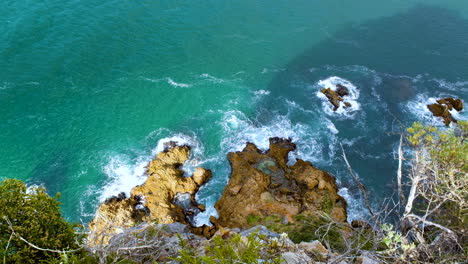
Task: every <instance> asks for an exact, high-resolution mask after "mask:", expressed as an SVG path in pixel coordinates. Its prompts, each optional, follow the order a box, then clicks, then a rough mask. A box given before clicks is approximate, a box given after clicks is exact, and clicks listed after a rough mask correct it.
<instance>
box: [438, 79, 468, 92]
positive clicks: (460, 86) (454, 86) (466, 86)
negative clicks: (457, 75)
mask: <svg viewBox="0 0 468 264" xmlns="http://www.w3.org/2000/svg"><path fill="white" fill-rule="evenodd" d="M432 80H433V81H435V82H437V83H438V84H439V86H440V87H442V88H445V89H448V90H452V91H460V90H462V91H467V90H468V81H457V82H449V81H447V80H445V79H432Z"/></svg>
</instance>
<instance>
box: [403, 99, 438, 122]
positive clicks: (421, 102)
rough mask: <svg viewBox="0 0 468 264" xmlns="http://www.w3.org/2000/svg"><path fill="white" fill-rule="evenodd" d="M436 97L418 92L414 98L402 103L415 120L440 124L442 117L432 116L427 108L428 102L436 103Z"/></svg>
mask: <svg viewBox="0 0 468 264" xmlns="http://www.w3.org/2000/svg"><path fill="white" fill-rule="evenodd" d="M436 101H437V99H436V98H434V97H429V96H427V95H425V94H418V95H417V96H416V98H415V99H413V100H411V101H409V102H407V103H406V104H405V105H404V109H405V110H406V111H407V112H409V113H411V114H413V115H414V116H415V117H416V119H417V120H419V121H423V122H425V123H429V124H432V125H441V124H442V119H439V118H438V117H434V116H433V115H432V113H431V111H429V109H428V108H427V105H428V104H434V103H436Z"/></svg>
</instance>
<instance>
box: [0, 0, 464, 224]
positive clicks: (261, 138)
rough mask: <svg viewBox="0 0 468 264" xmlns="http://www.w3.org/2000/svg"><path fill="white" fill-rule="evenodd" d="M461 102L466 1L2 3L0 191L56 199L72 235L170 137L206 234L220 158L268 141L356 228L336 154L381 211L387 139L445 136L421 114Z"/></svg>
mask: <svg viewBox="0 0 468 264" xmlns="http://www.w3.org/2000/svg"><path fill="white" fill-rule="evenodd" d="M335 82H339V83H346V84H347V85H348V86H349V87H351V88H352V89H351V90H352V91H353V96H354V97H353V101H352V102H353V107H352V111H344V112H339V113H333V112H331V111H330V108H329V106H328V105H327V104H326V103H325V102H324V101H323V99H322V98H320V96H318V95H317V91H318V90H319V89H320V88H321V87H322V86H327V85H329V84H333V83H335ZM467 92H468V1H465V0H460V1H455V0H445V1H442V0H440V1H435V0H419V1H417V0H389V1H371V0H360V1H343V0H328V1H319V0H302V1H252V0H248V1H247V0H240V1H226V0H216V1H214V0H212V1H208V0H207V1H193V0H192V1H179V0H174V1H157V0H138V1H136V0H104V1H94V0H70V1H58V0H44V1H33V0H22V1H11V0H3V1H1V2H0V178H7V177H12V178H19V179H22V180H25V181H26V182H28V183H29V184H38V185H43V186H45V187H46V188H47V189H48V191H49V193H51V194H55V193H56V192H61V193H62V196H61V202H62V203H63V212H64V214H65V216H66V217H67V218H68V219H70V220H73V221H78V220H80V219H82V220H83V221H88V220H89V219H90V217H91V216H92V214H93V213H94V211H95V209H96V207H97V202H98V201H99V200H102V199H104V198H105V197H107V196H109V195H113V194H117V193H118V192H120V191H127V192H128V191H129V190H130V189H131V188H132V187H133V186H134V185H136V184H140V183H142V182H143V181H144V176H143V172H144V166H145V164H146V163H147V162H148V161H149V160H150V159H151V158H152V157H153V156H154V155H155V154H156V153H157V151H158V150H160V149H161V148H162V143H163V142H164V141H167V140H170V139H176V140H178V141H179V142H180V143H186V144H189V145H191V146H192V147H193V157H192V159H191V161H190V162H189V163H188V164H186V165H185V167H186V169H187V171H189V172H190V171H191V170H193V168H194V167H196V166H203V167H205V168H209V169H212V170H213V172H214V178H213V179H212V180H211V181H210V182H209V183H208V184H207V185H206V186H205V187H204V188H202V189H201V191H200V193H199V195H198V200H199V201H200V202H201V203H204V204H206V205H207V207H208V211H207V213H206V214H205V215H204V216H201V217H200V223H202V222H203V219H204V217H206V215H207V214H211V213H214V210H213V208H212V206H213V204H214V203H215V201H216V200H217V199H218V198H219V196H220V195H221V192H222V190H223V187H224V185H225V184H226V182H227V180H228V176H229V166H228V162H227V160H226V153H227V152H228V151H233V150H241V149H242V148H243V146H244V144H245V142H246V141H251V142H254V143H256V144H258V145H259V146H260V147H261V148H264V149H265V148H266V147H267V146H268V138H269V137H271V136H282V137H291V138H292V139H293V140H294V141H295V142H296V143H298V151H297V152H296V153H295V154H293V155H291V158H292V159H293V158H295V157H300V158H303V159H306V160H310V161H312V162H313V163H314V164H315V165H316V166H317V167H319V168H322V169H325V170H328V171H330V172H331V173H332V174H334V175H335V176H336V177H337V179H338V181H339V184H340V187H341V193H342V194H343V195H345V196H346V198H347V199H348V201H349V202H350V218H351V219H352V218H359V217H365V215H364V211H363V209H362V208H363V207H362V202H361V199H360V197H359V194H358V190H357V188H356V187H355V186H354V185H353V184H352V181H351V180H350V177H349V175H348V173H347V171H346V168H345V166H344V164H343V161H342V158H341V152H340V149H339V142H342V143H343V144H344V147H345V148H346V150H347V153H348V156H349V160H350V162H351V163H352V165H353V167H354V169H355V170H356V171H357V173H358V174H359V176H360V177H361V178H362V180H363V182H364V183H365V184H366V186H367V187H368V189H369V190H370V191H371V195H372V197H373V201H374V203H378V202H379V201H380V200H381V199H382V198H384V197H385V196H388V195H390V194H391V193H392V181H393V179H394V177H395V168H396V161H395V159H394V151H395V149H396V147H397V144H398V138H399V137H398V135H397V134H396V133H397V132H399V131H401V127H404V126H408V125H409V124H411V122H413V121H416V120H423V121H425V122H428V123H431V124H434V125H439V126H440V125H442V123H441V122H440V121H438V120H436V119H434V118H431V116H430V114H429V112H428V111H427V110H426V109H425V104H426V103H427V102H430V101H433V100H434V98H438V97H441V96H455V97H460V98H462V99H464V100H465V101H466V100H467V99H468V98H467V97H468V93H467ZM467 116H468V115H467V114H466V112H461V113H460V114H459V115H458V117H459V118H462V119H467Z"/></svg>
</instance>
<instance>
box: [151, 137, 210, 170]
mask: <svg viewBox="0 0 468 264" xmlns="http://www.w3.org/2000/svg"><path fill="white" fill-rule="evenodd" d="M170 141H173V142H176V143H177V145H178V146H183V145H187V146H189V147H190V159H189V160H188V161H187V162H186V163H185V164H184V165H183V166H182V170H183V171H184V172H185V175H186V176H190V175H192V173H193V172H194V171H195V169H196V168H197V167H199V166H200V164H201V163H202V161H203V153H204V151H205V149H204V147H203V145H202V144H201V143H200V141H198V139H197V138H196V137H195V136H188V135H185V134H181V133H177V134H174V135H172V136H170V137H165V138H162V139H160V140H159V141H158V144H157V146H156V148H155V149H153V150H152V155H153V156H155V155H157V154H158V153H159V152H161V151H163V150H164V144H165V143H167V142H170Z"/></svg>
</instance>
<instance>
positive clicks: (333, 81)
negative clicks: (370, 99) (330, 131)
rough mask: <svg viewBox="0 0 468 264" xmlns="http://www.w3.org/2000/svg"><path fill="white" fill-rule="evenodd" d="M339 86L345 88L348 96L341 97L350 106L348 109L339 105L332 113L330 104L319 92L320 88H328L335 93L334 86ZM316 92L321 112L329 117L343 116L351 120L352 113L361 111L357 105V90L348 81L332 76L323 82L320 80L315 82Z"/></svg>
mask: <svg viewBox="0 0 468 264" xmlns="http://www.w3.org/2000/svg"><path fill="white" fill-rule="evenodd" d="M337 84H341V85H344V86H346V88H348V90H349V95H346V96H344V97H343V99H344V101H346V102H349V103H350V104H351V106H350V107H348V108H344V105H343V104H342V103H340V107H339V108H338V109H337V110H336V111H333V106H332V104H331V103H330V102H328V99H327V97H326V96H325V95H324V94H323V93H322V92H321V91H320V90H321V89H322V88H330V89H332V90H333V91H336V85H337ZM317 86H318V90H317V93H316V95H317V97H318V98H320V99H321V100H322V101H323V102H322V108H323V111H324V112H325V113H326V114H327V115H330V116H336V115H339V116H344V117H346V118H352V117H353V116H354V113H356V111H358V110H359V109H361V105H360V104H359V103H358V101H357V100H358V99H359V90H358V89H357V87H356V86H354V84H352V83H351V82H350V81H348V80H345V79H343V78H340V77H338V76H332V77H329V78H327V79H324V80H320V81H318V82H317Z"/></svg>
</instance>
